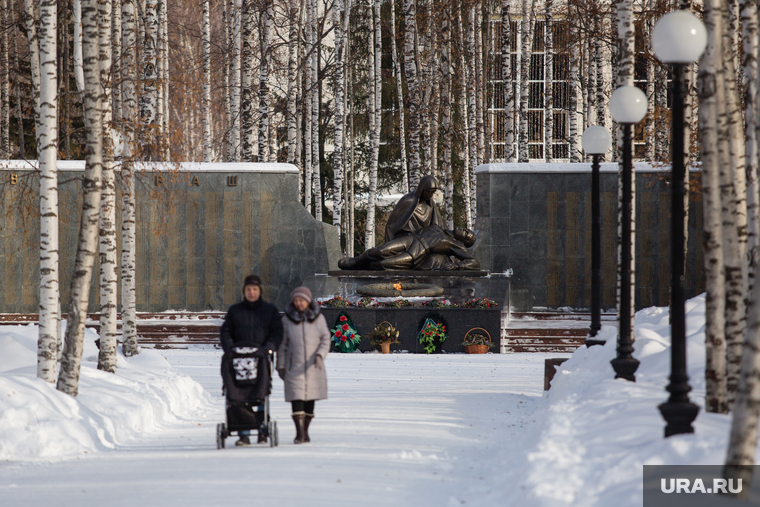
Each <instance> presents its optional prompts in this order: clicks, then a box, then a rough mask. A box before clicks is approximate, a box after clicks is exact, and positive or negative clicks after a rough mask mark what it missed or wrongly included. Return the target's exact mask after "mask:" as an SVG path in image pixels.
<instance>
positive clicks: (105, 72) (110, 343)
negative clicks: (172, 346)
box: [98, 0, 118, 373]
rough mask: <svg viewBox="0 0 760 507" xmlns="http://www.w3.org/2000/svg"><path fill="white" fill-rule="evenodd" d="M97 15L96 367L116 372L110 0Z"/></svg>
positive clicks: (114, 179) (114, 212) (114, 181)
mask: <svg viewBox="0 0 760 507" xmlns="http://www.w3.org/2000/svg"><path fill="white" fill-rule="evenodd" d="M98 10H99V17H100V82H101V86H102V89H103V97H102V99H101V107H102V118H103V166H102V171H103V172H102V175H103V176H102V180H103V183H102V190H101V200H100V231H99V234H98V236H99V243H100V353H99V355H98V369H99V370H104V371H107V372H109V373H116V347H117V343H116V333H117V329H116V318H117V317H116V306H117V302H118V296H117V279H116V178H115V175H114V161H113V143H112V141H111V139H112V138H111V120H112V112H111V64H112V54H111V17H112V0H100V1H99V2H98Z"/></svg>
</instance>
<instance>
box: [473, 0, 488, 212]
mask: <svg viewBox="0 0 760 507" xmlns="http://www.w3.org/2000/svg"><path fill="white" fill-rule="evenodd" d="M474 9H475V26H474V30H473V33H474V34H475V75H476V80H475V93H476V95H475V97H476V114H475V118H476V121H477V133H478V138H477V139H478V165H480V164H482V163H483V162H484V161H485V146H486V138H485V135H486V129H485V120H484V108H485V98H484V94H485V91H486V86H485V77H484V76H483V5H482V2H480V1H477V2H476V3H475V7H474ZM470 181H471V183H470V184H471V186H472V188H473V189H475V167H473V168H471V169H470ZM470 202H471V206H472V216H473V220H475V209H476V207H475V203H476V202H477V193H476V192H474V191H473V192H472V197H471V199H470Z"/></svg>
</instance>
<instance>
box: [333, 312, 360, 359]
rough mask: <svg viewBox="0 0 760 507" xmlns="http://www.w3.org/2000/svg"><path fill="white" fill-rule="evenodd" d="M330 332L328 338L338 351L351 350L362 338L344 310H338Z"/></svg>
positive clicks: (354, 348)
mask: <svg viewBox="0 0 760 507" xmlns="http://www.w3.org/2000/svg"><path fill="white" fill-rule="evenodd" d="M330 332H331V333H332V337H331V338H330V340H331V341H332V342H333V345H334V347H335V350H336V351H338V352H353V351H354V350H356V347H358V346H359V343H360V342H361V340H362V337H361V335H360V334H359V332H358V331H357V330H356V325H355V324H354V322H353V321H352V320H351V317H349V316H348V315H347V314H346V312H340V314H339V315H338V318H337V319H336V320H335V326H334V327H333V328H332V329H330Z"/></svg>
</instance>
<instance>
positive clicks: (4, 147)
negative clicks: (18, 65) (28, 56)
mask: <svg viewBox="0 0 760 507" xmlns="http://www.w3.org/2000/svg"><path fill="white" fill-rule="evenodd" d="M0 11H1V12H0V25H2V27H3V30H2V33H0V67H1V68H0V97H1V98H2V105H1V106H0V159H9V158H11V138H10V132H9V131H10V127H11V113H10V109H11V101H10V93H11V86H10V59H9V58H8V33H9V32H10V33H12V34H15V30H13V31H11V30H10V29H9V27H10V24H9V23H8V18H9V17H10V16H8V0H2V2H0Z"/></svg>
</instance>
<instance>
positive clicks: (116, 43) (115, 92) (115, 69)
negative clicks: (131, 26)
mask: <svg viewBox="0 0 760 507" xmlns="http://www.w3.org/2000/svg"><path fill="white" fill-rule="evenodd" d="M112 1H113V5H112V6H111V45H112V50H111V52H112V53H113V58H112V59H111V75H112V76H113V82H112V86H111V90H112V92H111V95H112V97H111V100H112V106H111V110H112V111H113V120H114V125H118V123H119V121H120V119H121V0H112Z"/></svg>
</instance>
